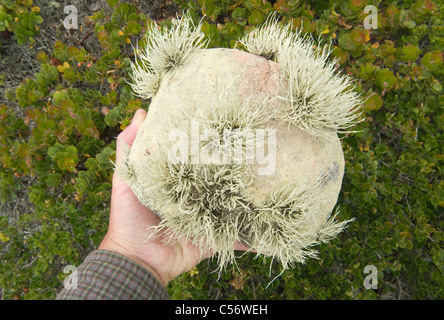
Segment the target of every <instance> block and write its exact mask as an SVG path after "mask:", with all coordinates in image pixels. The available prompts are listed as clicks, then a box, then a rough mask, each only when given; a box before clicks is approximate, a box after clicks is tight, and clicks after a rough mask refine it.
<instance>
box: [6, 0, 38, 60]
mask: <svg viewBox="0 0 444 320" xmlns="http://www.w3.org/2000/svg"><path fill="white" fill-rule="evenodd" d="M39 12H40V7H38V6H35V5H34V3H33V0H1V1H0V32H2V33H3V34H4V36H5V37H9V36H10V34H11V33H13V34H14V36H15V38H16V40H17V43H18V44H21V45H24V44H27V43H30V44H32V43H34V42H35V39H34V37H35V36H37V35H38V34H39V24H41V23H42V22H43V18H42V17H41V16H40V13H39ZM0 46H1V43H0ZM0 57H1V55H0Z"/></svg>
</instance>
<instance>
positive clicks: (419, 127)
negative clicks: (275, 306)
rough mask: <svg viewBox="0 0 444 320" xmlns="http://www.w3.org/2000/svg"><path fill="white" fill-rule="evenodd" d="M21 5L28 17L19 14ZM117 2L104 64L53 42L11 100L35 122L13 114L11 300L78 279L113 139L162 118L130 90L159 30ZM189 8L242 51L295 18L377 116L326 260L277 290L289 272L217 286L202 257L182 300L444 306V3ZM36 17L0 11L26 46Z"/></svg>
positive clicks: (184, 281)
mask: <svg viewBox="0 0 444 320" xmlns="http://www.w3.org/2000/svg"><path fill="white" fill-rule="evenodd" d="M19 3H20V5H23V6H24V8H25V9H23V10H22V11H23V12H20V10H18V9H17V8H16V7H15V6H18V4H19ZM108 3H109V5H110V6H111V7H112V8H113V9H114V10H113V12H112V14H111V15H110V16H106V15H105V14H104V12H103V11H98V12H96V13H94V14H93V15H91V16H90V17H89V18H88V22H89V23H88V26H86V25H85V26H84V28H90V29H91V37H96V39H97V41H98V42H99V43H100V46H101V51H100V52H98V53H95V52H88V51H87V50H86V49H85V47H84V46H82V45H81V44H79V45H78V46H68V45H66V44H65V43H63V42H62V41H58V42H56V43H55V45H54V48H53V51H52V52H46V53H45V52H40V53H39V54H38V55H37V57H36V59H37V60H38V61H39V62H40V67H41V68H40V70H39V72H38V73H36V74H35V76H34V77H33V78H30V79H26V81H24V82H23V83H22V84H21V85H20V86H19V87H18V88H17V90H16V91H15V92H9V93H8V95H7V98H8V99H9V100H10V101H12V102H14V103H16V104H18V105H19V106H20V108H22V110H23V111H22V112H21V113H18V112H15V110H13V108H12V107H10V106H9V105H8V106H7V105H0V193H1V198H2V201H8V200H11V199H14V198H15V197H16V196H17V193H18V188H19V187H20V186H21V185H22V183H21V182H22V181H24V179H27V180H26V181H30V186H29V192H28V193H29V200H30V201H31V202H32V203H33V205H34V206H35V208H34V210H30V211H29V212H23V213H21V214H20V215H19V216H18V217H15V218H11V217H9V218H8V217H7V216H0V259H1V261H2V263H1V264H0V294H1V297H2V298H3V299H14V298H16V299H42V298H54V297H55V295H56V293H57V292H58V290H60V288H61V286H62V281H63V279H64V278H65V277H66V276H67V274H65V273H63V268H64V267H65V266H66V265H68V264H72V265H79V264H80V263H81V262H82V261H83V259H84V257H85V256H86V254H88V253H89V252H90V251H92V250H94V249H95V248H96V247H97V245H98V244H99V243H100V241H101V239H102V238H103V236H104V234H105V232H106V229H107V224H108V220H107V219H108V214H109V200H110V190H111V176H112V173H113V166H112V163H111V161H110V160H114V159H115V137H116V136H117V134H118V133H119V132H120V131H121V130H122V129H124V128H125V127H126V126H127V125H128V124H129V122H130V120H131V118H132V116H133V114H134V112H135V111H136V110H137V109H138V108H144V109H145V110H147V109H148V108H149V101H142V100H141V99H139V98H137V97H135V96H134V95H133V94H132V92H131V89H130V86H129V85H128V84H127V82H126V81H128V80H129V73H130V72H131V67H130V61H132V60H133V59H134V56H133V49H132V47H131V44H135V43H136V42H137V40H139V45H143V42H144V40H142V38H143V35H144V33H145V31H146V30H147V24H148V23H149V22H150V20H149V19H148V17H147V15H145V14H144V13H142V12H140V11H139V10H138V8H137V7H135V6H134V5H133V4H130V3H131V2H130V1H128V3H127V2H124V1H119V0H108ZM177 3H178V4H179V5H180V6H181V7H182V9H183V10H186V9H190V10H191V13H192V16H193V18H194V19H195V20H196V22H197V21H199V20H200V18H201V17H202V15H203V14H206V17H205V18H204V22H203V28H202V30H203V31H204V32H205V34H206V35H207V37H208V39H209V41H210V42H209V46H210V47H231V48H232V47H234V46H235V45H236V42H237V39H238V38H240V37H241V36H242V35H244V34H245V33H246V32H248V31H249V30H250V29H251V28H253V27H255V26H256V25H258V24H260V23H262V22H264V21H265V18H266V17H267V15H268V14H269V13H270V12H271V11H272V10H276V11H277V12H278V13H279V14H280V15H281V16H282V17H283V18H282V20H283V22H284V23H286V22H292V23H293V26H294V28H302V29H303V31H304V32H308V33H311V34H312V36H313V38H315V39H318V38H319V39H321V40H322V41H329V40H330V39H331V41H332V48H333V56H334V57H335V58H337V59H338V63H339V64H340V66H341V70H342V72H345V73H347V74H350V75H352V76H353V77H354V78H355V79H357V81H356V91H357V92H359V93H360V94H361V95H362V96H363V97H364V98H365V99H367V100H366V102H365V115H366V120H365V122H363V123H360V124H359V127H358V128H356V129H359V130H361V131H360V132H359V133H355V134H350V135H344V136H343V139H342V143H343V148H344V155H345V160H346V168H345V177H344V181H343V188H342V191H341V193H340V196H339V201H338V205H340V210H341V219H350V218H352V217H356V221H354V222H353V223H351V224H350V225H349V227H348V229H347V230H346V231H345V232H343V233H342V234H340V235H339V236H338V237H337V238H336V239H334V240H333V241H332V242H330V243H329V244H323V245H321V246H320V248H319V249H320V259H319V260H310V261H308V262H307V263H306V264H305V265H299V266H298V267H297V268H295V269H292V270H287V271H285V272H284V273H283V274H282V275H281V276H280V277H279V278H277V279H276V280H275V281H274V282H272V283H271V284H270V285H269V287H268V288H267V289H265V287H266V286H267V285H268V284H269V283H270V282H271V280H272V279H273V278H274V277H275V276H276V275H278V274H279V273H280V271H281V269H280V268H279V265H278V263H273V264H272V267H271V268H270V262H271V261H270V259H266V258H259V259H253V258H254V255H253V254H245V255H244V256H243V257H242V258H240V259H239V267H240V269H241V270H240V271H236V270H235V269H234V267H233V268H228V269H227V270H226V271H225V272H224V273H223V274H222V276H221V279H219V280H218V278H217V276H218V275H217V273H212V271H214V270H215V269H216V268H217V263H216V261H211V260H205V261H203V262H202V263H201V264H200V265H198V266H197V267H196V268H194V269H193V270H192V271H190V272H188V273H186V274H184V275H182V276H180V277H179V278H177V279H176V280H174V281H173V282H172V283H171V284H170V285H169V287H168V290H169V293H170V295H171V297H172V298H174V299H175V298H184V299H188V298H193V299H207V298H211V299H214V298H226V299H392V298H394V299H398V298H400V299H442V298H444V292H443V289H444V281H443V280H444V277H443V274H442V272H443V262H444V252H443V249H442V244H443V232H442V229H443V219H442V215H443V207H444V200H443V187H444V185H443V182H442V168H443V160H444V152H443V144H442V141H443V130H442V128H444V116H443V114H442V109H443V105H444V95H443V94H442V93H443V89H442V86H443V81H444V78H443V75H444V71H443V70H444V68H443V53H442V48H443V47H444V17H443V16H442V12H443V10H444V6H443V4H441V2H439V1H431V0H418V1H413V0H405V1H402V2H392V3H386V2H377V1H369V2H366V1H364V0H347V1H339V0H330V1H328V2H327V1H306V2H302V1H299V0H279V1H262V0H239V1H237V0H197V1H193V0H179V1H177ZM28 4H29V5H28ZM369 4H371V5H374V6H375V7H376V8H377V10H378V15H377V22H378V28H377V29H365V28H364V19H365V18H366V17H367V16H368V15H369V13H365V11H364V8H365V6H366V5H369ZM31 5H32V1H15V2H14V1H5V0H1V1H0V32H1V31H4V30H6V28H7V29H8V30H10V31H13V32H14V34H15V36H16V38H17V41H18V42H19V43H25V42H26V41H27V40H30V39H32V37H34V36H36V33H34V31H36V30H37V28H36V25H37V24H39V23H41V22H42V21H41V20H40V19H39V18H38V17H39V16H38V14H37V12H38V10H32V7H31ZM27 8H30V9H29V10H28V9H27ZM5 9H6V10H5ZM42 10H44V9H43V8H42ZM26 13H28V15H29V16H28V15H25V14H26ZM32 14H34V15H32ZM31 15H32V17H31ZM11 18H12V20H11ZM16 18H18V21H27V22H26V23H25V22H23V23H22V22H20V25H21V26H22V27H23V28H25V29H21V28H20V27H19V26H18V25H17V24H16V25H15V26H14V22H13V21H15V20H16ZM43 23H44V22H43ZM169 23H170V22H169V21H168V20H166V21H163V22H161V23H160V25H161V26H164V25H168V24H169ZM2 28H3V29H2ZM33 28H34V29H33ZM31 29H32V30H33V31H30V30H31ZM21 30H25V31H21ZM30 32H31V33H30ZM3 59H7V57H3ZM0 79H1V76H0ZM11 105H12V104H11ZM18 114H23V116H19V115H18ZM367 265H374V266H375V267H376V268H377V270H378V280H379V281H378V289H376V290H371V289H365V288H364V285H363V282H364V278H365V277H366V276H367V274H365V273H364V268H365V266H367ZM270 273H271V276H270Z"/></svg>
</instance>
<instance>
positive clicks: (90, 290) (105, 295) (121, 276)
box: [56, 250, 169, 300]
mask: <svg viewBox="0 0 444 320" xmlns="http://www.w3.org/2000/svg"><path fill="white" fill-rule="evenodd" d="M71 276H72V274H71ZM56 299H57V300H166V299H169V296H168V293H167V292H166V290H165V288H164V287H163V286H162V284H161V283H160V282H159V281H158V280H157V279H156V278H155V277H154V276H153V275H152V274H151V273H150V272H149V271H148V270H146V269H145V268H143V267H142V266H140V265H139V264H137V263H136V262H134V261H132V260H131V259H129V258H127V257H125V256H123V255H121V254H118V253H115V252H112V251H108V250H96V251H93V252H92V253H91V254H89V255H88V256H87V257H86V259H85V261H84V262H83V263H82V264H81V265H80V266H79V267H78V269H77V288H69V289H66V288H64V289H63V290H62V291H61V292H60V293H59V294H58V296H57V298H56Z"/></svg>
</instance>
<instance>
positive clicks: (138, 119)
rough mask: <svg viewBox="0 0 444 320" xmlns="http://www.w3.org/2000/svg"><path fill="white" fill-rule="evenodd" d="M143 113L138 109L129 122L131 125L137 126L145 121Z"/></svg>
mask: <svg viewBox="0 0 444 320" xmlns="http://www.w3.org/2000/svg"><path fill="white" fill-rule="evenodd" d="M145 116H146V114H145V111H144V110H143V109H139V110H137V111H136V113H135V114H134V117H133V120H132V121H131V124H134V125H138V124H141V123H142V122H143V121H144V120H145Z"/></svg>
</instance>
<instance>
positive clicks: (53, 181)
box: [45, 172, 62, 187]
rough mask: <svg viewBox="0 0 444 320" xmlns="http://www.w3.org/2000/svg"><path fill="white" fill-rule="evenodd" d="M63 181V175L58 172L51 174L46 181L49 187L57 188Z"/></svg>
mask: <svg viewBox="0 0 444 320" xmlns="http://www.w3.org/2000/svg"><path fill="white" fill-rule="evenodd" d="M61 180H62V175H61V174H60V173H58V172H54V173H49V174H48V176H47V178H46V180H45V181H46V183H47V184H48V186H50V187H57V186H58V185H59V184H60V182H61Z"/></svg>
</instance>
